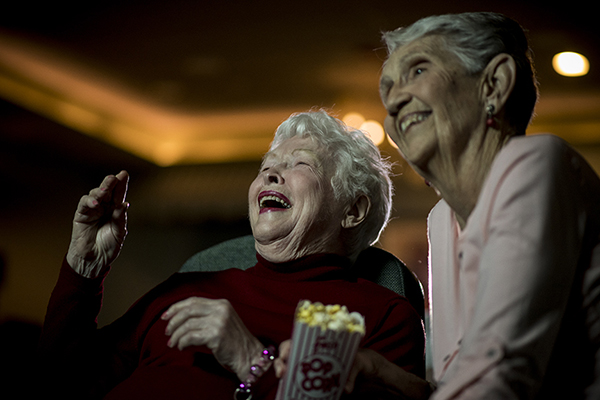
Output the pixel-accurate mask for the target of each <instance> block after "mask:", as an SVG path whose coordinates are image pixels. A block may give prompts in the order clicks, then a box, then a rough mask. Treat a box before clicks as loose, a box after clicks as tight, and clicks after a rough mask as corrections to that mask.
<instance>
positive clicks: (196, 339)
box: [161, 297, 264, 380]
mask: <svg viewBox="0 0 600 400" xmlns="http://www.w3.org/2000/svg"><path fill="white" fill-rule="evenodd" d="M161 318H162V319H163V320H167V321H169V322H168V324H167V328H166V331H165V334H166V335H168V336H170V339H169V341H168V345H169V346H170V347H177V348H179V349H180V350H183V349H184V348H186V347H189V346H203V345H206V346H207V347H208V348H209V349H210V350H211V351H212V352H213V355H214V356H215V358H216V359H217V361H218V362H219V363H220V364H221V365H222V366H224V367H225V368H227V369H229V370H231V371H233V372H234V373H236V374H237V376H238V377H239V378H240V380H244V379H246V376H247V375H248V372H249V371H250V366H251V365H252V364H254V363H256V361H257V359H258V358H260V355H261V351H262V349H263V347H264V346H263V345H262V343H261V342H260V341H259V340H258V339H257V338H256V337H254V335H252V334H251V333H250V331H248V329H247V328H246V326H245V325H244V323H243V322H242V320H241V319H240V317H239V316H238V314H237V313H236V312H235V310H234V309H233V307H232V306H231V303H229V301H227V300H224V299H221V300H214V299H206V298H202V297H190V298H188V299H185V300H182V301H180V302H178V303H175V304H173V305H172V306H171V307H170V308H169V309H168V310H167V311H165V312H164V313H163V315H162V317H161Z"/></svg>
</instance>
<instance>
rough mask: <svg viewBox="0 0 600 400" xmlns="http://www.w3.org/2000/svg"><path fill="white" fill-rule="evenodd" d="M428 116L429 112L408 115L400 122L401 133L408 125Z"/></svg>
mask: <svg viewBox="0 0 600 400" xmlns="http://www.w3.org/2000/svg"><path fill="white" fill-rule="evenodd" d="M428 116H429V114H422V113H418V114H411V115H409V116H408V117H406V118H405V119H404V120H403V121H402V123H401V124H400V129H401V130H402V133H404V132H406V130H407V129H408V127H409V126H411V125H412V124H416V123H418V122H421V121H423V120H425V119H426V118H427V117H428Z"/></svg>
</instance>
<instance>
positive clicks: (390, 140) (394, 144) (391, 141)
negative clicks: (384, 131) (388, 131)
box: [387, 135, 398, 149]
mask: <svg viewBox="0 0 600 400" xmlns="http://www.w3.org/2000/svg"><path fill="white" fill-rule="evenodd" d="M387 139H388V142H390V144H391V145H392V147H394V148H395V149H397V148H398V145H397V144H396V143H394V141H393V140H392V137H391V136H390V135H387Z"/></svg>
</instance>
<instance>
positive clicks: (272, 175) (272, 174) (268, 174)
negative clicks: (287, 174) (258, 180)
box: [263, 165, 283, 185]
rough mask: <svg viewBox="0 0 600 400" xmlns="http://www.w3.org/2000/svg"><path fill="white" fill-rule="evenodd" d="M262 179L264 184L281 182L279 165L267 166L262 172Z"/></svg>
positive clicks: (278, 183)
mask: <svg viewBox="0 0 600 400" xmlns="http://www.w3.org/2000/svg"><path fill="white" fill-rule="evenodd" d="M263 179H264V181H265V184H270V183H274V184H277V185H280V184H282V183H283V176H282V175H281V169H280V167H279V166H277V165H275V166H272V167H271V168H269V169H268V170H267V171H265V173H264V174H263Z"/></svg>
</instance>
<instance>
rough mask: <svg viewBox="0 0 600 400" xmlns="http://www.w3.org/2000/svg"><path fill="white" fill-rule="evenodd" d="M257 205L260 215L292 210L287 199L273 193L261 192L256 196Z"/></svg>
mask: <svg viewBox="0 0 600 400" xmlns="http://www.w3.org/2000/svg"><path fill="white" fill-rule="evenodd" d="M258 205H259V207H260V212H261V213H262V212H266V211H283V210H288V209H290V208H292V205H291V204H290V201H289V199H288V198H287V197H285V196H284V195H282V194H281V193H278V192H274V191H267V192H262V193H261V194H260V195H258Z"/></svg>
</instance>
